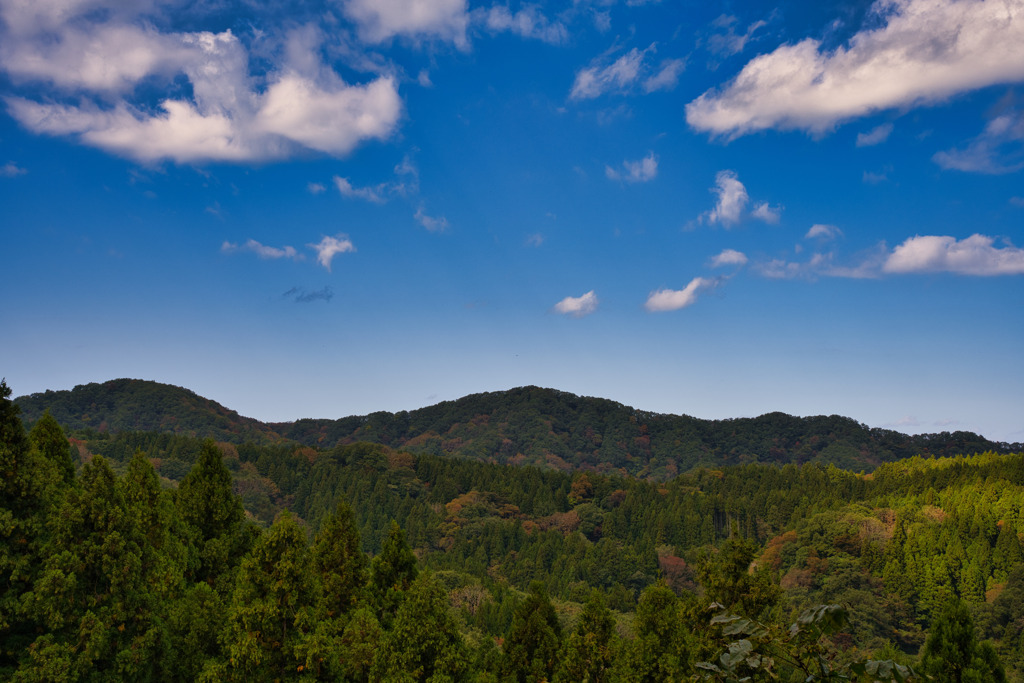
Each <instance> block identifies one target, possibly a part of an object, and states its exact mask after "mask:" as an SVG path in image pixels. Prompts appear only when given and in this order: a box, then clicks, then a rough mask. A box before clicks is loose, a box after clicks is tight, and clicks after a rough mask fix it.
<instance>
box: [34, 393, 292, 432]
mask: <svg viewBox="0 0 1024 683" xmlns="http://www.w3.org/2000/svg"><path fill="white" fill-rule="evenodd" d="M15 402H16V403H17V404H18V406H19V407H20V408H21V412H22V418H23V419H24V421H25V423H26V424H33V423H34V422H35V421H36V420H38V419H39V417H40V416H41V415H42V414H43V412H44V411H45V410H47V409H48V410H49V411H50V413H51V414H52V415H53V416H54V417H55V418H56V419H57V421H58V422H60V423H61V424H62V425H64V427H65V428H66V429H68V430H70V431H74V430H80V429H94V430H96V431H101V432H125V431H148V432H166V433H170V434H183V435H187V436H208V437H212V438H215V439H218V440H220V441H230V442H236V443H241V442H244V441H256V442H264V441H277V440H280V437H279V436H278V435H277V434H276V433H274V432H273V430H271V429H269V428H268V427H267V426H266V425H264V424H263V423H262V422H260V421H259V420H254V419H252V418H248V417H242V416H241V415H239V414H238V413H236V412H235V411H233V410H229V409H228V408H225V407H224V406H222V405H220V404H219V403H217V402H216V401H211V400H210V399H208V398H203V397H202V396H199V395H198V394H196V393H194V392H192V391H189V390H188V389H184V388H182V387H176V386H173V385H170V384H161V383H159V382H151V381H147V380H140V379H114V380H110V381H109V382H103V383H102V384H96V383H93V384H82V385H79V386H76V387H75V388H74V389H72V390H70V391H45V392H42V393H38V394H30V395H28V396H21V397H19V398H17V399H15Z"/></svg>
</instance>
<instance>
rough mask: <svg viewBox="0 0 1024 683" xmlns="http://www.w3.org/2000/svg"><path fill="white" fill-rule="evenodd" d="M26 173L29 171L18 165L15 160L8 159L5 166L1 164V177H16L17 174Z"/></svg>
mask: <svg viewBox="0 0 1024 683" xmlns="http://www.w3.org/2000/svg"><path fill="white" fill-rule="evenodd" d="M26 173H28V171H26V170H25V169H23V168H22V167H20V166H18V165H17V164H16V163H14V162H13V161H8V162H7V163H6V164H4V165H3V166H0V178H14V177H15V176H19V175H25V174H26Z"/></svg>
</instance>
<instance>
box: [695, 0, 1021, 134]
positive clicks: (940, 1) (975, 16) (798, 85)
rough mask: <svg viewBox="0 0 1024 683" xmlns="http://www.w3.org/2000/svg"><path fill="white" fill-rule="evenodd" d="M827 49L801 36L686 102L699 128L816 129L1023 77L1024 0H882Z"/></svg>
mask: <svg viewBox="0 0 1024 683" xmlns="http://www.w3.org/2000/svg"><path fill="white" fill-rule="evenodd" d="M872 14H873V17H872V18H871V19H870V21H869V24H868V25H869V26H870V27H865V28H863V29H861V30H860V31H859V32H858V33H857V34H856V35H854V36H853V37H852V38H851V39H850V41H849V43H848V44H847V45H844V46H841V47H839V48H836V49H835V50H833V51H828V50H825V49H823V47H822V44H821V41H819V40H816V39H813V38H807V39H805V40H802V41H801V42H799V43H797V44H795V45H788V44H787V45H782V46H780V47H778V48H776V49H775V50H774V51H773V52H770V53H768V54H764V55H760V56H758V57H756V58H754V59H752V60H751V61H750V62H748V63H747V65H746V66H745V67H744V68H743V70H742V71H741V72H740V73H739V75H737V76H736V77H735V78H734V79H733V80H732V81H730V82H729V83H727V84H725V85H724V86H723V87H722V88H721V89H719V90H717V91H715V90H709V91H707V92H705V93H704V94H703V95H701V96H700V97H698V98H697V99H696V100H694V101H693V102H691V103H689V104H688V105H687V106H686V120H687V122H688V123H689V124H690V125H691V126H692V127H694V128H695V129H697V130H702V131H707V132H709V133H712V134H713V135H726V136H728V137H737V136H740V135H744V134H747V133H751V132H753V131H757V130H764V129H770V128H774V129H802V130H807V131H810V132H812V133H816V134H821V133H824V132H826V131H828V130H830V129H831V128H833V127H834V126H835V125H836V124H838V123H840V122H842V121H844V120H848V119H851V118H855V117H860V116H865V115H868V114H871V113H873V112H876V111H880V110H884V109H892V108H897V107H911V106H917V105H922V104H929V103H934V102H938V101H941V100H944V99H946V98H948V97H950V96H952V95H955V94H957V93H961V92H966V91H970V90H976V89H979V88H983V87H986V86H989V85H995V84H999V83H1011V82H1016V81H1020V80H1021V79H1024V0H1003V1H999V2H996V1H994V0H987V1H978V0H878V1H877V2H876V3H875V4H874V5H873V9H872Z"/></svg>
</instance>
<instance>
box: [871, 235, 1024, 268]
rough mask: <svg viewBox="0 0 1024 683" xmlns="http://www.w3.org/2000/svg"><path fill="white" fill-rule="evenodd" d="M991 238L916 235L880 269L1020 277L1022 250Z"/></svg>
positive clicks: (899, 247)
mask: <svg viewBox="0 0 1024 683" xmlns="http://www.w3.org/2000/svg"><path fill="white" fill-rule="evenodd" d="M994 244H995V239H994V238H992V237H988V236H986V235H978V234H975V235H971V236H970V237H967V238H965V239H962V240H957V239H956V238H954V237H948V236H940V235H917V236H916V237H911V238H910V239H908V240H906V241H905V242H903V244H901V245H899V246H898V247H896V248H895V249H893V250H892V253H891V254H890V255H889V257H888V258H887V259H886V261H885V263H884V264H883V266H882V270H883V272H886V273H940V272H947V273H957V274H959V275H981V276H986V275H989V276H991V275H1021V274H1024V249H1021V248H1019V247H1014V246H1013V245H1012V244H1010V243H1009V242H1006V244H1005V246H1003V247H996V246H994Z"/></svg>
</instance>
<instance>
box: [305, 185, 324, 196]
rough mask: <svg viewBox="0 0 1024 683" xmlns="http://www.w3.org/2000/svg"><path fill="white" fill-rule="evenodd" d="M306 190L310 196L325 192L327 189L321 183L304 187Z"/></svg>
mask: <svg viewBox="0 0 1024 683" xmlns="http://www.w3.org/2000/svg"><path fill="white" fill-rule="evenodd" d="M306 190H307V191H308V192H309V193H310V194H313V195H317V194H323V193H324V192H326V191H327V188H326V187H324V186H323V185H322V184H321V183H309V184H308V185H306Z"/></svg>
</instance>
